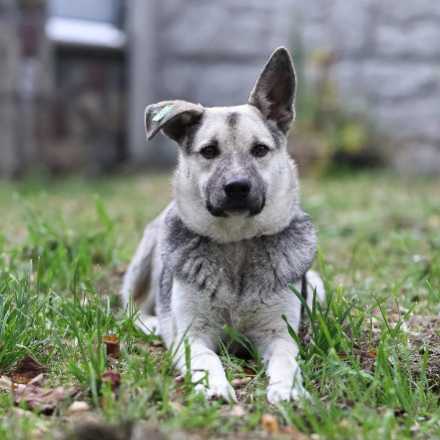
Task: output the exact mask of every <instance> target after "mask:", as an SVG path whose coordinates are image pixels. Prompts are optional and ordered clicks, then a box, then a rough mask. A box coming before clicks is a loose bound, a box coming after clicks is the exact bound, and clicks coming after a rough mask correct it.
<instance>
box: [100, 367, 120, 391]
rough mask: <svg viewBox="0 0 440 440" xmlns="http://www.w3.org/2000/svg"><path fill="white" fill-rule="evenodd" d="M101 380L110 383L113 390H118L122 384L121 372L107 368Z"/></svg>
mask: <svg viewBox="0 0 440 440" xmlns="http://www.w3.org/2000/svg"><path fill="white" fill-rule="evenodd" d="M101 380H102V382H103V383H108V384H110V388H111V390H112V391H117V389H118V388H119V386H120V385H121V374H120V373H118V372H117V371H112V370H107V371H106V372H105V373H104V374H103V375H102V376H101Z"/></svg>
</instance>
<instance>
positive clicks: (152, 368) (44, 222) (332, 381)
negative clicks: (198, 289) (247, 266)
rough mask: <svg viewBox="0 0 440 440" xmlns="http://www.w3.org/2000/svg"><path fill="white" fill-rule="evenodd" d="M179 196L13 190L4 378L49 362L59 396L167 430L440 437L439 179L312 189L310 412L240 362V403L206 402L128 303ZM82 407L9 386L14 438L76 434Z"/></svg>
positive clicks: (155, 186)
mask: <svg viewBox="0 0 440 440" xmlns="http://www.w3.org/2000/svg"><path fill="white" fill-rule="evenodd" d="M169 197H170V188H169V183H168V176H164V175H153V176H136V177H123V178H122V177H115V178H111V179H109V180H102V181H95V182H90V181H88V182H87V181H82V180H80V179H69V180H66V181H60V182H58V181H55V182H54V181H44V180H35V181H26V182H23V183H17V184H8V183H3V184H2V187H1V188H0V211H1V213H2V227H1V230H0V375H1V374H3V375H10V374H11V372H13V371H14V368H15V367H16V365H17V363H18V362H19V361H20V360H21V359H23V358H24V357H26V356H28V355H32V357H33V358H35V359H36V360H37V361H38V362H39V363H40V364H42V365H44V366H45V367H46V368H47V373H46V384H47V386H53V387H55V386H65V387H67V386H75V387H77V388H78V390H79V394H77V396H76V397H75V400H85V401H87V402H88V403H89V405H90V407H91V411H90V413H89V416H90V417H91V418H92V419H99V420H102V421H103V422H105V423H107V424H113V425H115V426H116V425H118V426H119V425H121V424H124V423H126V422H133V421H138V420H147V421H148V425H149V426H153V427H160V430H161V431H162V433H164V435H166V436H172V435H174V434H173V433H176V432H180V433H181V432H184V433H185V435H184V438H187V437H189V438H191V437H194V438H207V437H214V438H218V437H222V438H223V437H229V438H238V433H240V435H241V436H242V437H240V438H249V439H251V438H252V439H254V438H259V437H260V436H264V435H265V430H264V429H263V428H262V423H261V421H262V417H263V415H265V414H266V415H267V414H272V415H274V416H275V417H276V419H277V421H278V426H275V428H274V430H275V431H276V432H278V431H279V433H280V435H281V436H283V435H284V436H287V437H288V438H296V439H305V438H308V437H310V438H313V439H317V438H323V439H324V438H328V439H356V438H359V439H363V438H367V439H378V438H383V439H388V438H390V439H392V438H417V439H424V438H436V437H440V406H439V392H440V391H439V390H440V387H439V377H440V374H439V372H440V354H439V353H440V349H439V347H440V344H439V343H440V336H439V332H440V320H438V318H436V315H438V312H439V309H440V234H439V230H440V203H439V200H440V182H439V181H438V180H422V179H420V180H404V179H402V178H399V177H397V176H393V175H390V174H384V173H382V174H359V175H342V176H334V177H326V178H322V179H319V180H317V179H310V178H309V179H303V200H304V205H305V207H306V209H307V211H308V212H309V213H310V214H311V215H312V217H313V219H314V221H315V223H316V224H317V225H318V227H319V237H320V254H319V258H318V261H317V267H318V268H319V269H320V271H321V272H322V274H323V276H324V278H325V283H326V287H327V289H328V293H329V299H328V302H327V304H326V305H325V306H323V307H322V308H318V309H317V310H315V311H313V312H310V313H311V318H312V319H311V321H312V324H311V325H310V328H309V331H308V333H307V335H306V336H305V337H304V338H303V340H302V343H301V363H302V368H303V372H304V378H305V384H306V388H307V389H308V390H309V392H310V393H311V395H312V400H311V401H310V402H305V403H304V404H303V405H301V406H300V407H298V406H296V405H293V404H289V403H286V404H283V405H280V406H278V407H272V406H270V405H268V404H267V403H266V400H265V390H264V387H265V377H264V373H263V371H262V366H261V363H260V362H258V360H257V361H245V360H243V359H237V358H234V357H232V356H231V355H228V354H227V353H224V355H223V361H224V364H225V366H226V369H227V374H228V377H229V378H230V379H231V380H232V379H236V381H235V383H238V384H239V385H237V391H238V396H239V400H240V404H239V405H240V407H239V408H238V409H237V407H234V406H230V405H226V404H222V403H221V402H212V403H208V402H206V401H205V400H204V399H203V398H201V397H200V396H199V395H197V394H195V393H194V389H193V388H194V387H193V384H191V382H190V380H188V378H187V377H184V378H181V380H176V372H175V371H174V370H173V367H172V358H171V356H170V355H169V354H168V353H167V352H166V351H165V350H164V349H163V347H161V346H160V341H159V340H158V338H156V337H153V336H145V335H143V334H141V333H140V332H139V331H138V330H137V329H136V328H135V326H134V325H133V316H131V315H130V314H125V313H123V312H122V311H121V310H120V308H119V307H118V301H117V297H116V293H117V291H118V289H119V286H120V281H121V274H122V273H123V271H124V269H125V267H126V265H127V263H128V261H129V259H130V257H131V255H132V253H133V251H134V248H135V246H136V244H137V242H138V240H139V238H140V234H141V231H142V228H143V226H144V224H145V223H146V222H147V221H148V220H151V219H152V218H153V217H154V216H155V215H156V214H157V213H158V212H159V211H160V209H161V208H162V207H164V206H165V205H166V204H167V201H168V200H169ZM293 294H294V293H292V295H293ZM230 332H231V334H233V329H230ZM108 335H115V336H117V338H118V339H119V341H120V350H121V353H120V357H119V359H118V360H114V359H111V358H109V357H108V356H107V355H106V351H105V344H103V341H102V340H103V337H104V336H108ZM292 337H297V336H296V335H292ZM237 338H239V336H237ZM109 369H112V370H113V371H117V372H119V373H120V375H121V385H120V387H119V388H118V389H117V391H114V390H112V386H111V384H110V383H109V382H107V381H105V380H103V374H104V373H105V372H106V371H107V370H109ZM113 388H114V387H113ZM71 401H72V400H69V399H67V400H66V401H63V402H61V404H60V405H58V406H57V407H56V409H55V411H54V413H53V414H52V415H50V416H48V415H43V414H39V413H38V412H35V411H34V412H32V411H27V410H26V409H25V408H23V410H19V409H17V408H14V406H13V397H12V395H11V394H10V393H8V392H6V391H3V392H1V391H0V439H17V438H24V439H27V438H33V436H37V435H39V436H40V438H41V437H43V438H46V437H47V438H51V436H55V435H57V433H59V432H60V430H61V431H62V430H65V429H69V427H71V426H72V424H74V423H75V420H76V419H75V418H74V417H73V416H72V417H71V416H68V407H69V404H70V403H71ZM121 426H122V425H121ZM289 427H290V428H289ZM121 429H122V428H121ZM267 429H268V428H266V430H267ZM115 432H116V431H115ZM301 435H303V437H301ZM115 438H116V437H115ZM121 438H123V437H121ZM152 438H153V437H152Z"/></svg>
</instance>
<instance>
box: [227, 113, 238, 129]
mask: <svg viewBox="0 0 440 440" xmlns="http://www.w3.org/2000/svg"><path fill="white" fill-rule="evenodd" d="M239 118H240V115H239V114H238V113H237V112H232V113H229V115H228V116H227V118H226V124H227V125H228V126H229V127H230V128H236V127H237V124H238V119H239Z"/></svg>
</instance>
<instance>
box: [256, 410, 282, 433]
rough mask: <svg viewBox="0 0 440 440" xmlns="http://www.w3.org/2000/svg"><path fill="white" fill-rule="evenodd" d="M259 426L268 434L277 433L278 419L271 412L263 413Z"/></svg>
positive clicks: (278, 430) (278, 427)
mask: <svg viewBox="0 0 440 440" xmlns="http://www.w3.org/2000/svg"><path fill="white" fill-rule="evenodd" d="M261 426H262V428H263V429H264V430H265V431H266V432H267V433H269V434H279V432H280V426H279V424H278V420H277V418H276V417H275V416H273V415H272V414H263V416H262V417H261Z"/></svg>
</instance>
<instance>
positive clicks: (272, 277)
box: [122, 48, 324, 403]
mask: <svg viewBox="0 0 440 440" xmlns="http://www.w3.org/2000/svg"><path fill="white" fill-rule="evenodd" d="M295 86H296V78H295V71H294V67H293V64H292V60H291V58H290V56H289V53H288V52H287V50H286V49H285V48H279V49H277V50H275V52H274V53H273V54H272V55H271V57H270V59H269V61H268V62H267V64H266V66H265V67H264V69H263V72H262V73H261V75H260V77H259V79H258V81H257V83H256V85H255V87H254V89H253V90H252V92H251V94H250V97H249V100H248V103H247V104H245V105H240V106H234V107H211V108H206V107H203V106H202V105H200V104H192V103H189V102H184V101H165V102H160V103H158V104H153V105H150V106H148V107H147V109H146V112H145V126H146V132H147V138H148V139H151V138H152V137H153V136H154V135H155V134H156V133H157V132H158V131H160V130H161V131H162V132H163V133H164V134H165V135H166V136H168V137H170V138H171V139H173V140H174V141H176V142H177V144H178V145H179V163H178V167H177V171H176V173H175V176H174V201H173V202H172V203H171V204H170V205H169V206H168V207H167V208H166V209H165V210H164V211H163V212H162V214H161V215H160V216H159V217H158V218H157V219H156V220H154V221H153V222H152V223H151V224H149V225H148V226H147V228H146V229H145V232H144V236H143V239H142V241H141V243H140V245H139V247H138V249H137V252H136V254H135V256H134V258H133V260H132V262H131V264H130V267H129V269H128V271H127V274H126V275H125V279H124V283H123V288H122V297H123V301H124V304H125V306H128V305H129V304H130V303H131V302H133V303H134V304H136V305H137V306H138V307H139V309H140V314H139V318H138V325H139V326H140V327H141V328H142V329H143V330H144V331H146V332H150V331H154V330H155V331H157V332H158V334H160V335H161V336H162V338H163V339H164V341H165V344H166V345H167V347H169V348H173V349H174V350H175V353H176V354H175V361H176V365H177V367H178V369H179V370H181V371H182V373H186V369H187V367H188V365H190V368H191V374H192V378H193V381H194V382H196V383H197V384H198V385H197V387H198V389H200V390H201V391H202V392H204V393H205V395H206V396H208V397H220V398H224V399H227V400H236V397H235V392H234V389H233V388H232V386H231V385H230V384H229V382H228V380H227V378H226V375H225V371H224V369H223V366H222V364H221V361H220V359H219V357H218V355H217V354H216V350H217V348H218V347H219V344H220V342H221V341H222V340H224V338H225V327H227V326H230V327H232V328H234V329H236V330H237V331H238V332H240V334H242V335H245V336H246V337H247V338H248V339H249V340H250V341H252V343H253V344H254V345H255V347H256V348H257V349H258V351H259V353H260V354H261V356H262V359H263V360H264V362H265V365H266V372H267V376H268V379H269V384H268V388H267V398H268V400H269V402H271V403H277V402H280V401H282V400H289V399H297V398H300V397H302V396H305V395H306V394H307V393H306V392H305V390H304V388H303V385H302V378H301V372H300V370H299V367H298V364H297V361H296V356H297V354H298V347H297V345H296V343H295V341H294V340H293V339H292V338H291V336H289V333H288V327H287V325H286V322H285V319H286V320H287V321H288V322H289V324H290V325H291V326H292V327H293V329H295V330H298V327H299V323H300V318H301V316H300V315H301V302H300V300H299V299H298V298H297V297H296V296H295V294H294V293H292V291H291V289H290V288H289V285H290V284H293V285H296V287H297V288H298V289H299V290H301V291H303V292H304V291H305V290H308V293H309V295H308V302H309V304H310V302H311V296H312V292H316V295H317V297H318V299H320V300H322V299H323V297H324V289H323V284H322V281H321V279H320V278H319V276H318V275H317V274H316V273H314V272H311V271H309V269H310V266H311V265H312V262H313V259H314V256H315V251H316V235H315V230H314V227H313V225H312V223H311V221H310V218H309V217H308V216H307V214H305V213H304V212H303V211H302V209H301V207H300V203H299V195H298V179H297V173H296V170H295V165H294V163H293V161H292V160H291V159H290V157H289V154H288V152H287V147H286V144H287V141H286V134H287V131H288V129H289V127H290V124H291V122H292V121H293V119H294V116H295V110H294V100H295ZM306 286H308V287H309V288H308V289H306ZM155 314H156V315H157V318H156V316H154V315H155ZM184 340H186V341H187V342H188V344H189V345H187V344H183V341H184ZM184 346H189V348H190V356H191V361H190V362H186V361H185V348H184Z"/></svg>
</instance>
